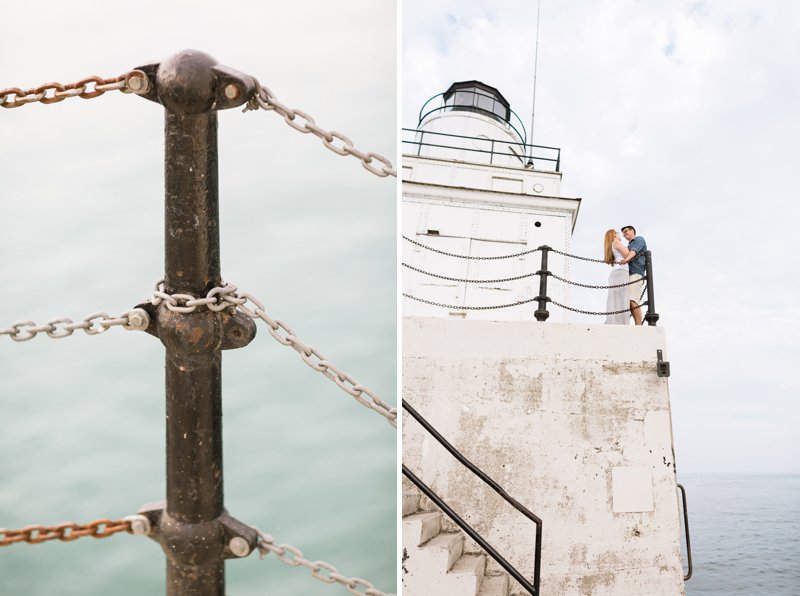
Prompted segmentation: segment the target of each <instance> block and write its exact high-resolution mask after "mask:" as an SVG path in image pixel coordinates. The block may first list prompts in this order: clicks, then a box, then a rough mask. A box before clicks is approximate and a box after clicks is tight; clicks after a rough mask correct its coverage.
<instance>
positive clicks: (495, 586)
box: [478, 574, 508, 596]
mask: <svg viewBox="0 0 800 596" xmlns="http://www.w3.org/2000/svg"><path fill="white" fill-rule="evenodd" d="M478 596H508V576H507V575H506V574H503V575H487V576H485V577H484V578H483V584H482V585H481V589H480V591H479V592H478Z"/></svg>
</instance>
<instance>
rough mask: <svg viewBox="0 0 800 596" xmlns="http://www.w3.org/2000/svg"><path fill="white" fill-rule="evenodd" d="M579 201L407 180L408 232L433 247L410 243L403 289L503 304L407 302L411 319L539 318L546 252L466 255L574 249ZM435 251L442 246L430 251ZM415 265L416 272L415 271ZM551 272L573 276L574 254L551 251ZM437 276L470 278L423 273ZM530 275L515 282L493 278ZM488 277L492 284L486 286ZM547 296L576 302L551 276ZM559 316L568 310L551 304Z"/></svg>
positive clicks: (437, 298)
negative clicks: (571, 260)
mask: <svg viewBox="0 0 800 596" xmlns="http://www.w3.org/2000/svg"><path fill="white" fill-rule="evenodd" d="M578 203H579V201H577V200H574V199H560V198H557V197H535V198H531V197H526V196H519V195H511V194H509V193H498V192H492V191H481V190H468V189H455V190H454V189H445V188H441V187H436V186H431V185H421V184H412V183H407V184H404V186H403V218H402V221H403V235H404V236H406V237H407V238H410V239H412V240H414V241H416V242H418V243H419V244H422V245H424V246H425V247H428V248H423V247H421V246H419V245H417V244H414V243H411V242H403V261H402V262H403V263H404V264H405V265H409V266H410V267H406V266H404V267H403V268H402V269H403V291H404V293H407V294H410V295H412V296H415V297H417V298H422V299H425V300H428V301H430V302H436V303H439V304H445V305H448V306H453V307H463V306H470V307H476V306H501V305H508V304H511V305H513V304H517V303H523V302H525V301H528V302H527V303H524V304H520V305H519V306H511V307H508V308H501V309H490V310H471V309H466V308H445V307H440V306H433V305H430V304H426V303H423V302H419V301H416V300H413V299H410V298H404V299H403V315H404V316H443V317H459V318H469V319H489V320H533V318H534V314H533V313H534V311H535V310H536V309H537V308H538V304H537V302H533V301H531V300H532V299H534V298H535V297H536V296H538V295H539V276H536V275H530V274H535V273H536V272H537V271H539V270H540V269H541V265H542V254H541V252H534V253H531V254H527V255H523V256H520V257H514V258H511V259H491V260H489V259H462V258H456V257H451V256H446V255H442V254H441V253H439V252H436V250H438V251H443V252H447V253H452V254H457V255H465V256H470V257H489V256H503V255H510V254H517V253H521V252H525V251H530V250H533V249H536V248H538V247H539V246H542V245H548V246H550V247H553V248H556V249H558V250H560V251H562V252H568V251H569V245H570V237H571V233H572V226H573V221H574V216H575V214H576V212H577V205H578ZM429 249H435V250H429ZM412 267H413V269H412ZM548 269H549V270H550V271H552V272H553V273H555V274H556V275H558V276H560V277H562V278H565V279H569V259H568V258H567V257H564V256H563V255H558V254H556V253H553V252H550V253H549V256H548ZM416 270H421V271H425V272H427V273H434V274H437V275H440V276H442V277H447V278H455V279H457V280H464V279H467V280H471V281H475V280H479V281H481V282H482V283H469V282H465V281H454V280H453V279H441V278H437V277H433V276H431V275H427V274H425V273H420V272H419V271H416ZM518 276H526V277H522V278H521V279H518V280H514V281H509V282H492V283H488V282H487V280H498V279H508V278H513V277H518ZM484 282H486V283H484ZM547 295H548V296H549V297H550V298H551V299H553V300H555V301H557V302H560V303H561V304H569V286H568V285H566V284H564V283H563V282H561V281H558V280H556V279H555V278H553V277H550V278H548V287H547ZM548 310H549V311H550V313H551V314H550V317H551V320H554V321H563V320H566V313H565V311H563V310H561V309H560V308H558V307H556V306H554V305H549V306H548Z"/></svg>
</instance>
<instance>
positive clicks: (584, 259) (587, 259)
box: [550, 248, 607, 264]
mask: <svg viewBox="0 0 800 596" xmlns="http://www.w3.org/2000/svg"><path fill="white" fill-rule="evenodd" d="M550 252H554V253H556V254H557V255H563V256H565V257H569V258H571V259H580V260H581V261H590V262H592V263H605V261H604V260H603V259H592V258H591V257H580V256H578V255H571V254H569V253H568V252H561V251H560V250H556V249H555V248H551V249H550ZM606 264H607V263H606Z"/></svg>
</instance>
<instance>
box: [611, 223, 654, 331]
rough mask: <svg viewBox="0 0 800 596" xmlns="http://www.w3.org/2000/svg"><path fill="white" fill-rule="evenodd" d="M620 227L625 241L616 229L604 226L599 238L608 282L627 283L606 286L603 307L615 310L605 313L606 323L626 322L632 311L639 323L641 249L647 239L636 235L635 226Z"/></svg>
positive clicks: (642, 262)
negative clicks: (604, 230) (601, 241)
mask: <svg viewBox="0 0 800 596" xmlns="http://www.w3.org/2000/svg"><path fill="white" fill-rule="evenodd" d="M620 231H621V232H622V235H623V236H624V237H625V240H627V245H626V244H625V243H623V242H622V239H621V238H620V237H619V236H618V235H617V232H616V230H608V231H607V232H606V234H605V238H604V241H603V260H604V261H605V262H606V263H608V264H609V265H611V274H610V275H609V276H608V285H609V286H620V285H621V284H625V283H629V282H631V283H630V285H626V286H621V287H616V288H609V290H608V299H607V301H606V311H607V312H617V314H613V315H606V324H607V325H627V324H628V317H629V316H630V315H633V321H634V323H635V324H636V325H641V324H642V309H641V306H640V303H641V299H642V296H643V295H644V275H645V265H644V251H646V250H647V243H646V242H645V241H644V238H642V237H641V236H637V235H636V228H634V227H633V226H624V227H623V228H622V229H621V230H620ZM618 311H622V312H618ZM628 311H630V315H629V314H628Z"/></svg>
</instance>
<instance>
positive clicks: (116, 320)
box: [0, 308, 150, 341]
mask: <svg viewBox="0 0 800 596" xmlns="http://www.w3.org/2000/svg"><path fill="white" fill-rule="evenodd" d="M149 324H150V317H149V316H148V315H147V312H145V311H144V310H143V309H141V308H134V309H133V310H129V311H127V312H124V313H122V314H121V315H120V316H118V317H109V316H108V315H107V314H106V313H104V312H95V313H92V314H90V315H87V316H86V317H84V318H83V319H82V320H81V321H79V322H77V323H75V322H73V321H72V319H68V318H66V317H63V318H59V319H50V320H49V321H47V323H45V324H44V325H37V324H36V323H34V322H33V321H17V322H15V323H12V324H11V326H10V327H6V328H5V329H2V328H0V337H2V336H3V335H8V336H9V337H10V338H11V339H13V340H14V341H28V340H29V339H33V338H34V337H36V336H37V335H38V334H39V333H46V334H47V336H48V337H51V338H53V339H61V338H62V337H69V336H70V335H72V334H73V333H75V331H76V330H77V329H82V330H83V331H84V332H85V333H86V334H87V335H99V334H100V333H103V332H105V331H108V330H109V329H110V328H111V327H116V326H121V327H124V328H125V329H127V330H128V331H144V330H145V329H147V326H148V325H149Z"/></svg>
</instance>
